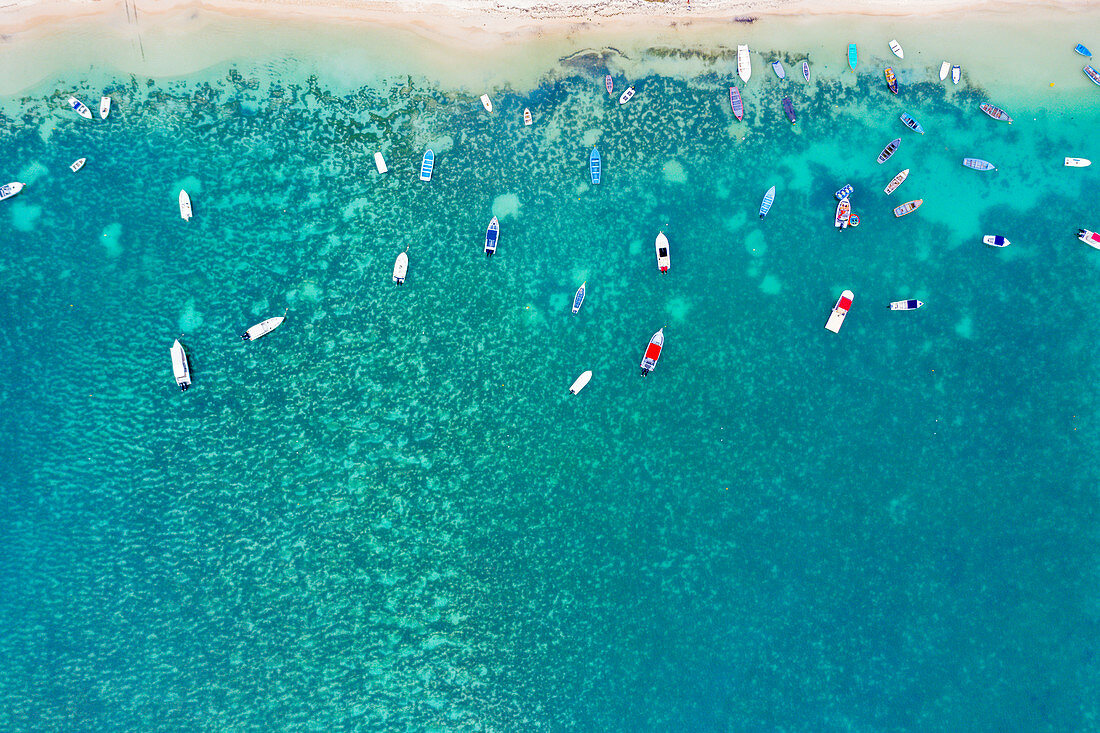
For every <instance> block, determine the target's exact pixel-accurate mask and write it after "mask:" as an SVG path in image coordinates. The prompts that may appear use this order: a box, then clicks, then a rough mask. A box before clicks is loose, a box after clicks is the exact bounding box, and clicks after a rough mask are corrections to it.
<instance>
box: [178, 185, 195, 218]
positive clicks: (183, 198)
mask: <svg viewBox="0 0 1100 733" xmlns="http://www.w3.org/2000/svg"><path fill="white" fill-rule="evenodd" d="M192 213H193V212H192V209H191V197H190V196H188V195H187V192H186V191H180V218H181V219H183V220H184V221H191V216H192Z"/></svg>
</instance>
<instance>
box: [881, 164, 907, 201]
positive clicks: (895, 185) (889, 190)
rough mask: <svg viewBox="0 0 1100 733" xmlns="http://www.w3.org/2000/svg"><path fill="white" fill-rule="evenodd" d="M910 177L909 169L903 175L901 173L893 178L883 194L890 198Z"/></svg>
mask: <svg viewBox="0 0 1100 733" xmlns="http://www.w3.org/2000/svg"><path fill="white" fill-rule="evenodd" d="M908 177H909V169H908V168H906V169H905V170H903V171H902V172H901V173H899V174H897V175H896V176H894V177H893V178H891V179H890V182H889V183H887V184H886V188H885V189H883V191H882V192H883V193H884V194H886V195H887V196H889V195H890V194H892V193H893V192H894V191H896V190H897V188H898V186H900V185H901V184H902V183H903V182H904V181H905V179H906V178H908Z"/></svg>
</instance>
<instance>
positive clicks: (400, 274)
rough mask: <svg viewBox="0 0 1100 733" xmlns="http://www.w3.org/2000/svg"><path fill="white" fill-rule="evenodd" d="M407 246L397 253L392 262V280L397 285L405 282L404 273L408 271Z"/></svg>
mask: <svg viewBox="0 0 1100 733" xmlns="http://www.w3.org/2000/svg"><path fill="white" fill-rule="evenodd" d="M408 252H409V248H408V247H406V248H405V251H404V252H402V253H401V254H399V255H397V259H396V260H395V261H394V263H393V281H394V282H395V283H397V284H398V285H404V284H405V275H406V274H408V272H409V254H408Z"/></svg>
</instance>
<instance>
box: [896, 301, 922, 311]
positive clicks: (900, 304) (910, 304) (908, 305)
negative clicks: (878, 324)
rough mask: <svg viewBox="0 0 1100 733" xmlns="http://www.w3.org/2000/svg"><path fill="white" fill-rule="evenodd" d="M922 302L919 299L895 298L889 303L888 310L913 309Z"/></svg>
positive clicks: (918, 306)
mask: <svg viewBox="0 0 1100 733" xmlns="http://www.w3.org/2000/svg"><path fill="white" fill-rule="evenodd" d="M922 305H924V303H922V302H921V301H919V300H895V301H894V302H893V303H891V304H890V310H892V311H915V310H916V309H917V308H920V307H921V306H922Z"/></svg>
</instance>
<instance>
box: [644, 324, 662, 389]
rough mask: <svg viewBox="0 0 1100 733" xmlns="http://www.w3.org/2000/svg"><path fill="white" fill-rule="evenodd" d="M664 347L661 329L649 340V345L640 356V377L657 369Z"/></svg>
mask: <svg viewBox="0 0 1100 733" xmlns="http://www.w3.org/2000/svg"><path fill="white" fill-rule="evenodd" d="M664 345H665V329H664V328H662V329H661V330H660V331H658V332H657V333H655V334H653V336H652V337H651V338H650V339H649V345H648V346H646V348H645V354H644V355H643V356H642V364H641V367H642V376H643V377H644V376H645V375H647V374H649V373H650V372H651V371H653V370H654V369H655V368H656V367H657V360H658V359H660V358H661V349H662V348H664Z"/></svg>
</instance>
